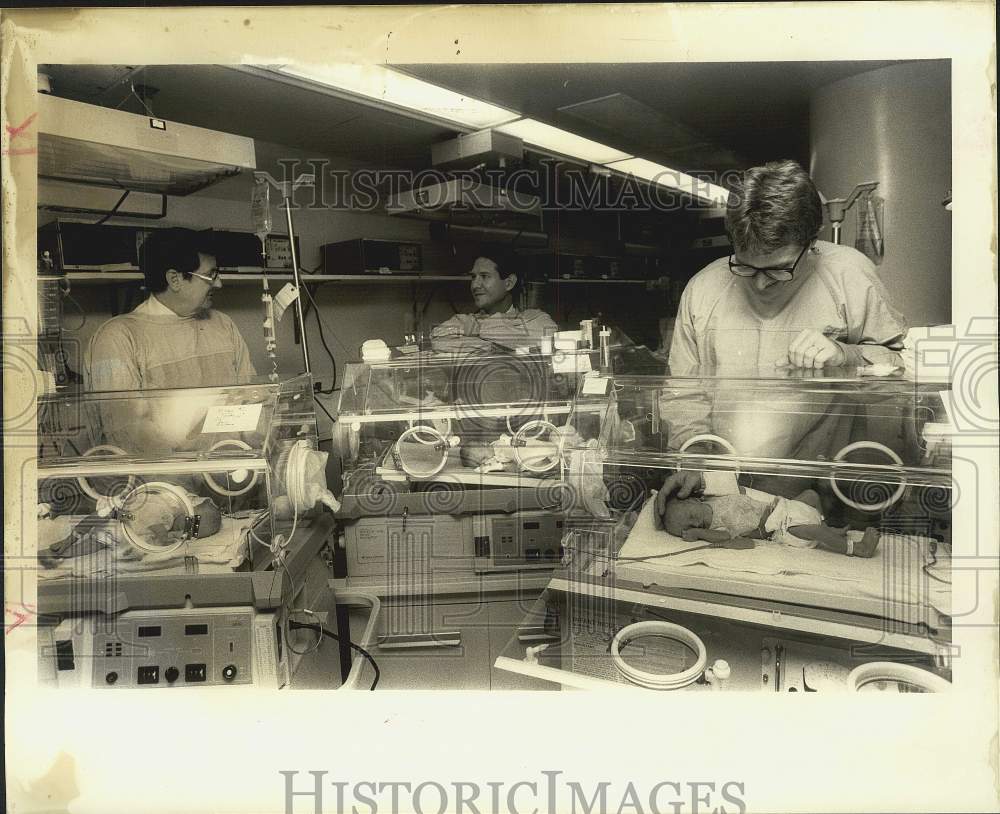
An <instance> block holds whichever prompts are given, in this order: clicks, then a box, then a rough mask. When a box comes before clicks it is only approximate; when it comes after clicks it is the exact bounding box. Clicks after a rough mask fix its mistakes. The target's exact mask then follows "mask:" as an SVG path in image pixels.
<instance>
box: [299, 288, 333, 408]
mask: <svg viewBox="0 0 1000 814" xmlns="http://www.w3.org/2000/svg"><path fill="white" fill-rule="evenodd" d="M302 288H303V289H304V290H305V292H306V296H307V297H309V302H311V303H312V307H313V311H315V312H316V326H317V327H318V328H319V341H320V342H322V343H323V349H324V350H325V351H326V355H327V356H329V357H330V364H331V365H333V381H332V382H331V383H330V389H329V390H320V391H319V392H320V393H322V394H323V395H324V396H329V395H330V394H331V393H333V392H334V391H335V390H336V389H337V360H336V359H335V358H334V356H333V351H332V350H330V346H329V345H327V344H326V335H325V334H324V333H323V319H322V318H321V317H320V315H319V306H318V305H317V304H316V300H315V299H314V298H313V295H312V292H311V291H310V290H309V286H307V285H306V284H305V283H303V284H302ZM327 415H329V413H327ZM331 417H332V416H331Z"/></svg>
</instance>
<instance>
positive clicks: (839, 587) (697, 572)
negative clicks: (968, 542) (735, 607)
mask: <svg viewBox="0 0 1000 814" xmlns="http://www.w3.org/2000/svg"><path fill="white" fill-rule="evenodd" d="M654 503H655V501H654V500H653V499H650V500H649V501H647V502H646V505H645V506H643V509H642V511H641V512H640V513H639V518H638V520H636V523H635V525H634V526H633V527H632V530H631V532H630V533H629V535H628V538H627V539H626V541H625V544H624V545H623V546H622V548H621V550H620V551H619V552H618V560H617V562H616V563H615V573H616V575H617V577H618V578H620V579H626V580H629V581H636V582H641V583H643V584H646V585H649V584H658V585H663V586H670V585H680V584H681V583H683V586H684V587H698V586H699V579H698V578H701V582H702V583H703V586H702V587H703V589H704V590H715V591H723V592H728V593H734V594H739V595H748V594H749V595H754V596H758V597H766V596H769V595H771V596H773V597H774V598H779V597H778V595H777V592H771V593H769V592H768V591H767V590H766V588H768V587H769V588H781V589H784V590H782V591H781V598H782V599H784V601H796V599H795V597H796V592H797V591H798V592H800V593H801V598H800V601H803V602H808V603H809V604H822V605H823V606H825V607H832V608H837V609H844V610H853V611H856V612H861V608H862V607H864V608H865V610H864V611H863V612H869V613H877V614H878V615H885V616H889V617H892V618H898V615H899V614H898V612H897V610H898V609H897V608H896V607H895V606H900V605H906V606H925V605H931V606H933V607H934V608H936V609H937V610H939V611H940V612H942V613H945V614H948V613H950V608H951V590H950V586H949V585H946V584H944V583H942V582H938V581H936V580H934V579H931V578H930V577H928V576H927V574H926V573H925V572H924V570H923V569H924V566H925V565H927V564H928V563H929V562H931V558H930V545H931V543H932V541H931V540H929V539H927V538H925V537H916V536H912V535H899V534H883V535H882V537H881V540H880V542H879V547H878V550H877V551H876V553H875V556H874V557H871V558H870V559H865V558H862V557H847V556H844V555H843V554H835V553H833V552H830V551H824V550H823V549H820V548H814V549H802V548H793V547H790V546H785V545H782V544H780V543H776V542H773V541H770V540H756V541H755V542H756V547H755V548H752V549H745V550H731V549H717V548H703V549H700V550H698V551H690V552H688V553H682V554H676V555H674V556H669V557H660V558H656V559H647V560H642V559H641V558H643V557H651V556H653V557H655V556H656V555H660V554H667V553H670V552H672V551H678V552H679V551H685V550H686V549H693V548H695V547H697V546H702V545H706V544H705V543H702V542H694V543H689V542H686V541H685V540H682V539H680V538H678V537H674V536H673V535H671V534H668V533H667V532H666V531H659V530H657V529H656V527H655V525H654V521H653V512H654V511H655V507H654ZM849 533H850V535H851V536H852V537H853V538H854V539H855V540H858V539H860V538H861V536H862V532H849ZM936 557H937V563H936V565H935V566H934V570H933V572H932V573H934V574H935V575H936V576H940V577H941V578H943V579H946V580H947V579H950V576H949V571H950V560H949V558H948V557H947V555H946V554H945V553H944V550H943V547H942V546H938V551H937V554H936ZM606 567H607V563H606V562H604V563H601V562H598V563H595V569H594V570H595V571H599V570H600V571H603V570H604V569H605V568H606ZM678 577H683V580H679V579H677V578H678ZM689 578H694V579H689ZM747 587H750V588H751V589H752V590H750V591H747ZM761 588H765V590H761ZM845 599H846V600H851V599H856V600H859V602H857V603H852V602H850V601H848V602H847V603H846V604H845V603H844V602H842V601H841V600H845ZM882 611H884V613H883V612H882ZM905 616H906V618H912V616H913V614H912V612H911V611H907V612H906V614H905Z"/></svg>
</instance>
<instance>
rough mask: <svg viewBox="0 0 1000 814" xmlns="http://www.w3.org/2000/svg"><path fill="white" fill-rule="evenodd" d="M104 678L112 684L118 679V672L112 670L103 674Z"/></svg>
mask: <svg viewBox="0 0 1000 814" xmlns="http://www.w3.org/2000/svg"><path fill="white" fill-rule="evenodd" d="M104 680H105V681H107V682H108V684H114V683H115V682H116V681H117V680H118V673H116V672H114V671H112V672H110V673H108V674H107V675H106V676H104Z"/></svg>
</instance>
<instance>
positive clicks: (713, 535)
mask: <svg viewBox="0 0 1000 814" xmlns="http://www.w3.org/2000/svg"><path fill="white" fill-rule="evenodd" d="M681 536H682V537H683V538H684V539H685V540H687V541H688V542H689V543H693V542H695V541H696V540H704V541H705V542H706V543H725V542H728V541H729V540H731V539H732V535H731V534H730V533H729V532H728V531H726V530H725V529H684V534H683V535H681Z"/></svg>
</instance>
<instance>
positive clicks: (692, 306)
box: [659, 241, 906, 489]
mask: <svg viewBox="0 0 1000 814" xmlns="http://www.w3.org/2000/svg"><path fill="white" fill-rule="evenodd" d="M752 284H753V280H752V279H746V278H740V277H737V276H735V275H733V274H732V273H731V272H730V271H729V265H728V260H727V258H725V257H723V258H719V259H718V260H716V261H714V262H713V263H711V264H709V265H708V266H706V267H705V268H704V269H702V270H701V271H700V272H699V273H698V274H696V275H695V276H694V278H692V280H691V281H690V282H689V283H688V285H687V287H686V288H685V289H684V294H683V295H682V297H681V302H680V308H679V312H678V315H677V322H676V326H675V329H674V334H673V338H672V342H671V348H670V371H671V373H672V374H673V375H675V376H683V375H685V374H688V375H698V373H699V371H701V372H704V374H705V375H711V376H718V377H722V378H718V379H716V381H714V382H713V383H711V384H710V385H708V384H706V386H705V387H700V386H693V387H687V388H683V387H667V388H665V389H664V391H663V392H662V394H661V396H660V405H659V408H660V415H661V417H662V419H663V420H664V422H665V423H666V425H667V436H668V437H667V443H668V446H669V448H670V449H673V450H676V449H679V448H680V447H681V446H682V445H683V444H684V442H685V441H687V440H688V439H690V438H693V437H694V436H696V435H699V434H705V433H708V434H715V435H718V436H721V437H723V438H725V439H726V440H728V441H729V442H730V443H731V444H733V446H734V447H735V449H736V452H737V453H738V454H740V455H747V456H761V457H769V458H795V459H799V460H802V459H805V460H816V459H817V457H818V456H820V455H822V456H830V455H831V454H835V453H836V452H837V451H838V450H839V449H841V448H842V447H843V445H844V444H846V443H848V442H849V440H851V438H852V433H853V432H854V431H855V428H854V426H853V424H854V421H853V417H854V415H855V414H857V413H858V412H859V408H858V405H856V404H853V403H846V402H845V396H843V395H842V394H841V395H837V394H834V393H832V392H823V391H822V389H820V388H806V389H801V390H797V389H796V388H795V387H781V386H778V385H776V384H775V383H774V382H773V381H762V380H760V379H758V380H757V381H753V378H754V377H757V376H759V377H762V378H763V379H767V378H771V379H774V378H776V377H779V376H780V375H781V374H780V368H779V367H778V365H780V364H783V363H784V364H787V361H788V348H789V345H790V344H791V342H792V341H793V340H794V339H795V337H796V336H798V334H799V333H800V332H801V331H803V330H805V329H812V330H817V331H820V332H821V333H823V334H824V335H826V336H827V337H829V338H830V339H833V340H834V341H836V342H837V343H839V344H840V346H841V347H842V348H843V349H844V353H845V357H846V358H845V362H844V365H845V366H846V367H852V366H853V367H856V366H865V365H869V364H881V363H887V364H890V365H899V366H902V361H901V356H900V354H899V352H898V351H899V350H900V349H901V348H902V340H903V337H904V335H905V334H906V321H905V319H904V318H903V316H902V315H901V314H900V313H899V312H898V311H896V310H895V309H894V308H893V307H892V305H890V303H889V301H888V295H887V294H886V291H885V288H884V286H883V285H882V283H881V281H880V280H879V279H878V277H877V276H876V274H875V269H874V267H873V266H872V264H871V262H870V261H869V260H868V259H867V258H865V257H864V255H862V254H861V253H860V252H858V251H856V250H854V249H852V248H850V247H847V246H838V245H835V244H832V243H827V242H825V241H817V243H816V250H815V251H812V252H808V253H807V254H806V255H805V256H804V258H803V260H802V261H801V263H800V266H799V269H798V271H797V272H796V276H795V279H794V280H792V281H791V282H790V283H788V284H785V285H783V287H782V288H781V289H778V292H779V297H776V298H775V299H774V300H773V301H768V302H762V301H761V300H759V299H757V298H755V297H754V296H753V293H752V291H751V290H750V286H752ZM727 373H730V374H733V375H734V376H740V375H742V376H743V377H747V376H749V377H750V381H747V380H744V381H742V382H737V381H736V380H735V379H734V380H730V381H727V380H726V379H725V378H724V377H725V376H726V374H727ZM788 485H789V488H793V489H798V488H800V486H799V485H792V484H788Z"/></svg>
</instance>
